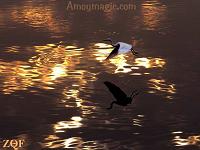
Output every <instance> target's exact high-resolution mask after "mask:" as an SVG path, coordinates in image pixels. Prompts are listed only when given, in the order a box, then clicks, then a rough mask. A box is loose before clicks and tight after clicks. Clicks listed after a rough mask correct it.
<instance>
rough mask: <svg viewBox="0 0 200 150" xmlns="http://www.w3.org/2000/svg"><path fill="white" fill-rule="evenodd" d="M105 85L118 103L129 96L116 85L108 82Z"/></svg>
mask: <svg viewBox="0 0 200 150" xmlns="http://www.w3.org/2000/svg"><path fill="white" fill-rule="evenodd" d="M104 84H105V85H106V86H107V88H108V89H109V91H110V92H111V93H112V94H113V96H114V97H115V98H116V99H117V100H118V101H122V100H123V99H125V98H126V97H127V95H126V94H125V93H124V92H123V91H122V90H121V89H120V88H119V87H117V86H116V85H115V84H113V83H111V82H108V81H106V82H104Z"/></svg>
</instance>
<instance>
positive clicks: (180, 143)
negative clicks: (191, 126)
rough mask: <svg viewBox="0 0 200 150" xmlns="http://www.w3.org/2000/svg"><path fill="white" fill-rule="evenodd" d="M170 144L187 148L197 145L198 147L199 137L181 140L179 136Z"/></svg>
mask: <svg viewBox="0 0 200 150" xmlns="http://www.w3.org/2000/svg"><path fill="white" fill-rule="evenodd" d="M172 142H173V143H174V144H175V146H189V145H198V146H200V136H199V135H197V136H195V135H194V136H188V137H187V138H181V137H180V136H175V137H174V139H173V140H172Z"/></svg>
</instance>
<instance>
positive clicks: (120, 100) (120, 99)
mask: <svg viewBox="0 0 200 150" xmlns="http://www.w3.org/2000/svg"><path fill="white" fill-rule="evenodd" d="M104 84H105V85H106V86H107V88H108V89H109V91H110V92H111V93H112V94H113V96H114V97H115V99H116V101H113V102H112V103H111V104H110V107H109V108H107V109H112V107H113V105H114V104H117V105H121V106H127V105H128V104H131V102H132V100H133V98H134V97H135V96H136V95H138V94H139V91H138V90H134V91H133V92H132V93H131V95H130V96H127V95H126V93H124V92H123V91H122V90H121V89H120V88H119V87H118V86H116V85H115V84H113V83H111V82H108V81H106V82H104Z"/></svg>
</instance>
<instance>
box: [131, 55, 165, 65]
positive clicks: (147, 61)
mask: <svg viewBox="0 0 200 150" xmlns="http://www.w3.org/2000/svg"><path fill="white" fill-rule="evenodd" d="M135 64H136V66H139V67H145V68H163V67H164V65H165V64H166V62H165V60H164V59H162V58H145V57H143V58H136V59H135Z"/></svg>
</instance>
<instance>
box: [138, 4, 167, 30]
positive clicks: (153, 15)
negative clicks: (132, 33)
mask: <svg viewBox="0 0 200 150" xmlns="http://www.w3.org/2000/svg"><path fill="white" fill-rule="evenodd" d="M166 11H167V7H166V6H165V5H163V4H161V3H160V2H159V0H153V1H144V3H143V4H142V8H141V13H142V16H143V23H144V27H145V28H146V29H147V30H156V29H157V28H159V27H160V25H161V23H162V22H163V21H164V20H165V18H166Z"/></svg>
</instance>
